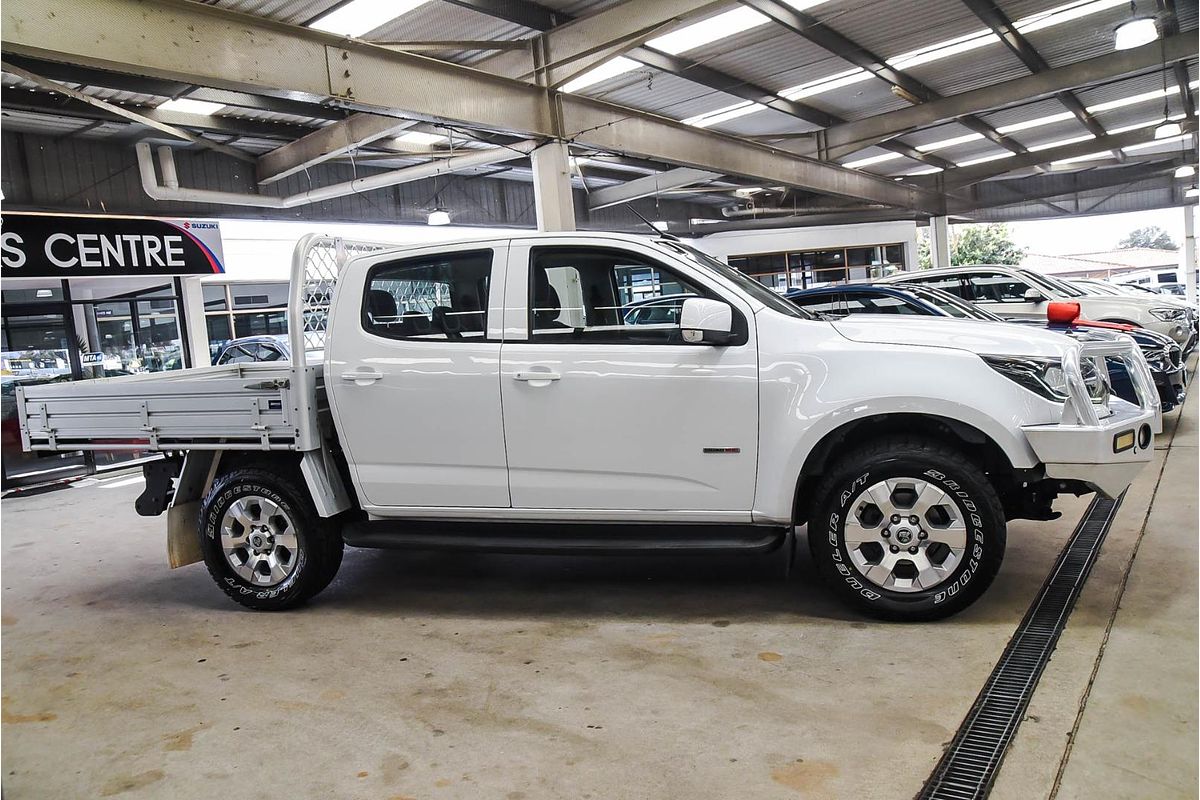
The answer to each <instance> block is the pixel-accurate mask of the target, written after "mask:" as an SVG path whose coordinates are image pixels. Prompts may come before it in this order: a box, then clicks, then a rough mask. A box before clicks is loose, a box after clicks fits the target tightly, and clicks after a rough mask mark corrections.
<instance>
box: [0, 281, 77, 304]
mask: <svg viewBox="0 0 1200 800" xmlns="http://www.w3.org/2000/svg"><path fill="white" fill-rule="evenodd" d="M0 297H3V300H4V302H5V303H6V304H7V303H45V302H50V301H54V300H62V299H63V293H62V284H60V283H58V282H57V281H55V282H54V283H47V284H46V285H45V286H44V287H41V288H37V289H4V290H3V291H2V292H0Z"/></svg>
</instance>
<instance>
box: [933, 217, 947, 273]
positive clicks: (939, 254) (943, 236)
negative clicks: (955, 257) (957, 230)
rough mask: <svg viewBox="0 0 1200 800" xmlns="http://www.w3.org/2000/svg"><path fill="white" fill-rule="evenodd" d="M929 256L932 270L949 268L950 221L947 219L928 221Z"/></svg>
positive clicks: (939, 218) (934, 218) (937, 218)
mask: <svg viewBox="0 0 1200 800" xmlns="http://www.w3.org/2000/svg"><path fill="white" fill-rule="evenodd" d="M929 255H930V257H931V258H932V259H933V268H934V269H939V268H941V267H948V266H950V220H949V218H948V217H930V219H929Z"/></svg>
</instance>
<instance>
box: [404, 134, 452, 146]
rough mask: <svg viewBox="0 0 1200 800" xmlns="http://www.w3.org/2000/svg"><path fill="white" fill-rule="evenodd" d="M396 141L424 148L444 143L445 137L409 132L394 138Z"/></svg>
mask: <svg viewBox="0 0 1200 800" xmlns="http://www.w3.org/2000/svg"><path fill="white" fill-rule="evenodd" d="M396 141H397V142H399V143H401V144H419V145H423V146H425V147H428V146H430V145H434V144H437V143H438V142H444V141H446V137H445V136H442V135H441V134H439V133H425V132H424V131H409V132H408V133H402V134H400V135H399V136H397V137H396Z"/></svg>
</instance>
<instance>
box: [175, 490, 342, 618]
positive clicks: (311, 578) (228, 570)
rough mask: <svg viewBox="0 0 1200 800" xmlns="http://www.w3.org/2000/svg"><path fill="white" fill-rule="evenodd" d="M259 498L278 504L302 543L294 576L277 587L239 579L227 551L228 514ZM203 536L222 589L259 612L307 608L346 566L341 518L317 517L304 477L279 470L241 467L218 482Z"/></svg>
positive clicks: (203, 512) (204, 516) (206, 506)
mask: <svg viewBox="0 0 1200 800" xmlns="http://www.w3.org/2000/svg"><path fill="white" fill-rule="evenodd" d="M255 497H259V498H265V499H266V500H269V501H270V502H272V503H274V504H275V505H276V506H278V508H279V509H280V510H281V511H282V512H283V514H284V515H286V520H287V521H288V523H289V525H288V530H289V532H291V533H294V534H295V537H296V541H297V545H298V546H297V547H296V552H295V563H294V567H293V568H292V569H291V572H290V574H288V575H287V576H286V577H285V578H284V579H283V580H281V581H280V582H279V583H277V584H275V585H271V586H258V585H254V584H253V583H251V582H250V581H248V580H246V579H245V578H244V577H242V576H241V575H239V574H238V572H237V571H236V570H235V568H234V565H233V564H232V563H231V562H230V560H229V558H227V557H226V554H225V551H224V548H223V547H222V541H221V526H222V520H223V519H224V518H225V515H226V512H227V511H229V509H230V506H231V505H233V504H234V503H235V502H237V501H238V500H239V499H243V498H249V499H251V500H252V499H253V498H255ZM199 534H200V549H201V552H202V553H203V554H204V563H205V565H206V566H207V567H208V572H209V574H210V575H211V576H212V579H213V580H214V581H215V582H216V584H217V586H219V587H221V590H222V591H223V592H225V594H227V595H229V597H230V598H232V599H233V600H234V602H236V603H239V604H241V605H243V606H245V607H246V608H250V609H254V610H255V611H282V610H285V609H289V608H294V607H296V606H298V605H301V604H303V603H304V602H306V601H307V600H308V599H309V598H311V597H313V596H315V595H316V594H317V593H318V592H320V591H321V590H323V589H324V588H325V587H326V586H328V585H329V583H330V581H332V580H333V578H334V576H335V575H336V574H337V571H338V567H340V566H341V563H342V550H343V544H342V535H341V528H340V526H339V524H338V523H337V521H336V519H324V518H322V517H321V516H320V515H318V514H317V510H316V508H315V507H314V506H313V503H312V500H311V499H309V496H308V492H307V491H306V490H305V488H304V485H303V483H302V482H300V480H299V477H298V476H294V475H290V474H280V473H279V472H276V471H275V470H274V469H264V468H262V467H240V468H237V469H233V470H231V471H229V472H227V473H225V474H224V475H221V476H220V477H219V478H217V480H216V481H214V482H213V485H212V488H211V489H210V490H209V492H208V495H207V496H206V497H205V498H204V501H203V503H202V504H201V509H200V520H199Z"/></svg>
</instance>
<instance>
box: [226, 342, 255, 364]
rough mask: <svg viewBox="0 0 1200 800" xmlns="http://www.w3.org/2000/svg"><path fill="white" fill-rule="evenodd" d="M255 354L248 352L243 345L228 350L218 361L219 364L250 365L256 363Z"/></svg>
mask: <svg viewBox="0 0 1200 800" xmlns="http://www.w3.org/2000/svg"><path fill="white" fill-rule="evenodd" d="M254 360H255V358H254V354H253V353H251V352H250V351H249V350H247V349H246V348H245V347H243V346H242V345H234V346H233V347H229V348H226V350H225V352H224V353H222V354H221V358H220V360H219V361H217V363H218V364H249V363H250V362H252V361H254Z"/></svg>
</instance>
